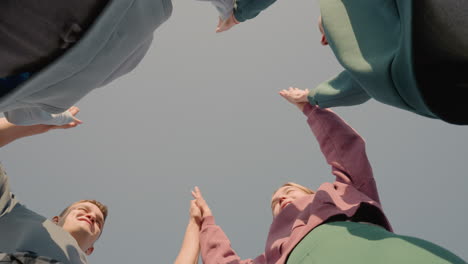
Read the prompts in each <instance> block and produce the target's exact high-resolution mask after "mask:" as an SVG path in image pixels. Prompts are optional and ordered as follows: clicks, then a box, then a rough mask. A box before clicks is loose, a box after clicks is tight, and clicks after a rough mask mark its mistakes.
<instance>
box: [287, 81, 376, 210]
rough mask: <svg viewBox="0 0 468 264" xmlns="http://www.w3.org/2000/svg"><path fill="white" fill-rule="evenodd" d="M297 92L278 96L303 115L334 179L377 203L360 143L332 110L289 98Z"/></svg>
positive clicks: (357, 136)
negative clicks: (300, 110)
mask: <svg viewBox="0 0 468 264" xmlns="http://www.w3.org/2000/svg"><path fill="white" fill-rule="evenodd" d="M301 91H303V90H300V89H297V88H290V89H289V90H283V91H281V92H280V94H281V95H282V96H283V97H285V98H286V99H287V100H288V101H290V102H292V103H293V104H295V105H296V106H298V107H299V109H302V111H303V113H304V114H305V115H306V116H307V123H308V124H309V126H310V129H311V130H312V132H313V133H314V135H315V137H316V138H317V141H318V143H319V145H320V149H321V151H322V153H323V155H324V156H325V159H326V160H327V162H328V164H330V165H331V167H332V173H333V174H334V175H335V176H336V180H337V181H339V182H343V183H347V184H351V185H353V186H354V187H355V188H356V189H359V190H360V191H361V192H363V193H365V194H366V195H367V196H369V197H370V198H372V199H373V200H375V201H377V202H380V200H379V196H378V193H377V188H376V184H375V181H374V177H373V174H372V168H371V166H370V163H369V160H368V159H367V155H366V150H365V142H364V140H363V139H362V138H361V136H359V134H358V133H357V132H356V131H355V130H354V129H353V128H352V127H350V126H349V125H348V124H347V123H346V122H345V121H344V120H343V119H341V118H340V117H339V116H338V115H336V114H335V113H334V112H333V111H331V110H329V109H321V108H319V107H317V106H312V105H310V104H309V103H304V102H297V100H296V101H295V100H294V96H293V95H294V94H301V93H303V92H301ZM297 97H298V98H299V97H300V96H297Z"/></svg>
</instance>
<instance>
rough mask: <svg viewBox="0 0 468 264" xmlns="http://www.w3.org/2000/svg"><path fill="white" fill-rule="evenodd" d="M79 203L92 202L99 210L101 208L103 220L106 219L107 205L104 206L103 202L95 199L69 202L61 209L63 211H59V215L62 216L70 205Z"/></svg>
mask: <svg viewBox="0 0 468 264" xmlns="http://www.w3.org/2000/svg"><path fill="white" fill-rule="evenodd" d="M80 203H92V204H94V205H96V206H97V208H99V210H101V213H102V215H103V216H104V221H106V218H107V213H108V209H107V206H105V205H104V204H102V203H101V202H99V201H96V200H79V201H78V202H74V203H72V204H70V205H69V206H68V207H67V208H65V209H63V211H62V212H61V213H60V215H59V216H60V217H63V216H64V215H65V214H66V213H67V212H68V210H69V209H70V207H72V206H73V205H75V204H80Z"/></svg>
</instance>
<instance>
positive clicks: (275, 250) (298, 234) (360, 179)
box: [200, 104, 392, 264]
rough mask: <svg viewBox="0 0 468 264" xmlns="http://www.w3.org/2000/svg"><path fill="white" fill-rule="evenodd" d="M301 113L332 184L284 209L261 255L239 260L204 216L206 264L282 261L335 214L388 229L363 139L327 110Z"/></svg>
mask: <svg viewBox="0 0 468 264" xmlns="http://www.w3.org/2000/svg"><path fill="white" fill-rule="evenodd" d="M304 114H305V115H306V116H307V117H308V120H307V122H308V124H309V126H310V128H311V130H312V132H313V133H314V135H315V137H316V138H317V140H318V142H319V144H320V149H321V150H322V152H323V154H324V155H325V158H326V160H327V162H328V164H330V165H331V169H332V174H333V175H335V177H336V180H335V182H333V183H329V182H326V183H323V184H322V185H320V187H319V188H318V189H317V190H316V193H315V194H313V195H310V196H307V197H304V198H302V199H299V200H296V201H294V203H293V204H291V205H289V206H287V207H285V208H284V209H283V210H282V211H281V212H280V213H279V214H278V215H277V216H276V217H275V218H274V219H273V222H272V224H271V226H270V231H269V233H268V239H267V242H266V246H265V252H264V253H263V254H262V255H260V256H258V257H257V258H255V259H246V260H241V259H240V258H239V256H237V254H236V253H235V252H234V250H233V249H232V248H231V244H230V242H229V239H228V238H227V237H226V235H225V234H224V232H223V231H222V230H221V228H220V227H219V226H217V225H216V224H215V221H214V218H213V217H212V216H210V217H205V218H204V220H203V224H202V228H201V231H200V246H201V253H202V258H203V262H204V263H205V264H211V263H216V264H225V263H229V264H247V263H255V264H257V263H258V264H264V263H277V264H279V263H285V262H286V260H287V257H288V256H289V253H290V252H291V251H292V250H293V249H294V247H295V246H296V245H297V244H298V243H299V242H300V240H301V239H302V238H303V237H304V236H305V235H307V234H308V233H309V232H310V231H311V230H312V229H314V228H315V227H317V226H318V225H320V224H322V223H324V222H325V221H326V220H327V219H329V218H330V217H332V216H337V215H343V216H346V217H347V218H348V219H351V220H354V221H365V222H371V223H374V224H378V225H380V226H382V227H384V228H386V229H387V230H389V231H392V228H391V226H390V223H389V222H388V220H387V218H386V216H385V215H384V213H383V211H382V207H381V205H380V200H379V195H378V193H377V187H376V184H375V180H374V177H373V175H372V168H371V166H370V164H369V161H368V159H367V155H366V152H365V143H364V140H363V139H362V138H361V137H360V136H359V134H357V132H356V131H355V130H354V129H353V128H351V127H350V126H349V125H348V124H346V123H345V122H344V121H343V120H342V119H341V118H340V117H338V116H337V115H336V114H335V113H333V112H332V111H331V110H328V109H320V108H318V107H316V106H311V105H309V104H307V105H306V106H305V107H304ZM358 209H359V210H358ZM352 217H353V218H352ZM356 219H359V220H356Z"/></svg>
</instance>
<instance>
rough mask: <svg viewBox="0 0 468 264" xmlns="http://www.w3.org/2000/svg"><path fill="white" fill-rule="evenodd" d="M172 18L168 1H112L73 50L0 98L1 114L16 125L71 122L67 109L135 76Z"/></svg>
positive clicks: (170, 4) (170, 5) (169, 0)
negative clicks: (133, 72) (97, 90)
mask: <svg viewBox="0 0 468 264" xmlns="http://www.w3.org/2000/svg"><path fill="white" fill-rule="evenodd" d="M171 13H172V2H171V0H112V1H110V2H109V4H108V5H107V6H106V7H105V8H104V10H103V11H102V12H101V14H100V15H99V16H98V18H97V19H96V21H95V22H94V24H93V25H92V26H91V27H90V28H89V29H88V31H87V32H86V33H85V35H84V36H83V37H82V39H80V40H79V41H78V42H77V43H76V44H75V45H74V46H73V47H72V48H70V49H69V50H68V51H67V52H66V53H65V54H63V55H62V56H61V57H59V58H58V59H57V60H56V61H54V62H53V63H51V64H50V65H48V66H46V67H45V68H44V69H42V70H41V71H39V72H37V73H35V74H34V75H33V76H32V77H31V78H30V79H29V80H28V81H26V82H24V83H23V84H21V85H19V86H18V87H17V88H16V89H15V90H13V91H12V92H10V93H9V94H7V95H5V96H3V97H2V98H0V111H1V112H4V113H5V117H6V118H7V119H8V121H10V122H11V123H14V124H17V125H31V124H39V123H42V124H55V125H61V124H66V123H69V122H71V121H72V117H71V115H70V113H68V111H67V109H68V108H70V107H71V106H73V105H74V104H75V103H76V102H78V101H79V100H80V99H81V98H83V97H84V96H85V95H86V94H88V93H89V92H91V91H92V90H93V89H95V88H98V87H102V86H104V85H106V84H108V83H110V82H111V81H113V80H114V79H116V78H118V77H120V76H122V75H124V74H126V73H128V72H130V71H131V70H133V69H134V68H135V67H136V66H137V64H138V63H139V62H140V61H141V60H142V59H143V57H144V56H145V54H146V52H147V51H148V49H149V47H150V44H151V42H152V39H153V32H154V31H155V30H156V28H158V27H159V26H160V25H161V24H162V23H163V22H165V21H166V20H167V19H168V18H169V17H170V15H171Z"/></svg>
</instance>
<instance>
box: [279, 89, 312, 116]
mask: <svg viewBox="0 0 468 264" xmlns="http://www.w3.org/2000/svg"><path fill="white" fill-rule="evenodd" d="M279 94H280V95H281V96H283V97H284V99H286V100H288V102H290V103H291V104H293V105H295V106H297V107H298V108H299V109H300V110H301V111H302V110H303V109H304V105H305V104H307V103H308V102H309V101H308V100H307V96H308V95H309V90H308V89H305V90H301V89H299V88H294V87H289V89H287V90H282V91H280V92H279Z"/></svg>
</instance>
